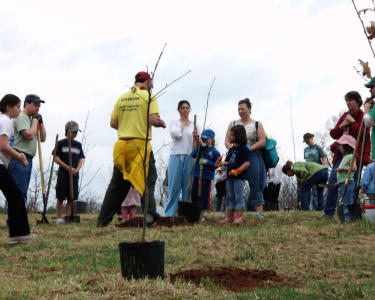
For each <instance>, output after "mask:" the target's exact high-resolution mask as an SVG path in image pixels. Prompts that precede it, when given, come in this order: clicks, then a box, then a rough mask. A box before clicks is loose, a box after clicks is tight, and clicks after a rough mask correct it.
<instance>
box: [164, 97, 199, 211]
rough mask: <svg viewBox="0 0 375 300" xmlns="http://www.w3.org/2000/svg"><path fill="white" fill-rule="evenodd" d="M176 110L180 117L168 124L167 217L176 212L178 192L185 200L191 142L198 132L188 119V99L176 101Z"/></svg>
mask: <svg viewBox="0 0 375 300" xmlns="http://www.w3.org/2000/svg"><path fill="white" fill-rule="evenodd" d="M177 110H178V112H179V113H180V119H178V120H173V121H172V122H171V123H170V124H169V132H170V134H171V138H172V147H171V155H170V157H169V163H168V201H167V203H166V206H165V215H166V216H167V217H169V216H174V215H175V214H176V212H177V206H178V200H179V199H180V193H181V194H182V195H181V201H186V200H187V197H188V182H189V175H190V167H191V159H192V158H191V156H190V153H191V151H192V148H193V142H194V140H195V138H196V137H197V135H198V132H200V129H199V127H197V128H198V129H197V130H194V124H193V122H192V121H190V120H189V113H190V103H189V101H187V100H181V101H180V102H178V106H177Z"/></svg>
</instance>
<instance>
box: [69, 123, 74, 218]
mask: <svg viewBox="0 0 375 300" xmlns="http://www.w3.org/2000/svg"><path fill="white" fill-rule="evenodd" d="M68 148H69V195H70V200H71V201H73V200H74V191H73V172H72V133H71V131H70V130H68ZM72 212H73V204H72Z"/></svg>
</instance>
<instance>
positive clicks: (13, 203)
mask: <svg viewBox="0 0 375 300" xmlns="http://www.w3.org/2000/svg"><path fill="white" fill-rule="evenodd" d="M0 190H1V191H2V192H3V194H4V196H5V198H6V200H7V202H8V225H9V237H15V236H21V235H28V234H30V227H29V221H28V219H27V213H26V207H25V203H23V195H22V193H21V191H20V189H19V188H18V186H17V184H16V183H15V182H14V180H13V178H12V176H11V175H10V174H9V172H8V170H7V169H6V168H5V166H4V165H0Z"/></svg>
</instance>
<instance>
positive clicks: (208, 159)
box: [191, 129, 220, 211]
mask: <svg viewBox="0 0 375 300" xmlns="http://www.w3.org/2000/svg"><path fill="white" fill-rule="evenodd" d="M214 138H215V132H214V131H213V130H211V129H205V130H204V131H203V132H202V135H201V139H202V142H201V144H200V147H199V145H198V146H197V147H195V149H194V150H193V152H191V156H192V157H193V158H197V152H198V148H199V157H198V158H197V159H196V160H195V171H194V180H193V186H192V189H191V201H192V202H200V203H201V205H202V211H204V210H206V209H207V208H208V199H209V196H210V191H211V181H212V180H213V179H214V175H215V162H216V160H217V159H218V158H219V157H220V153H219V151H217V150H216V148H215V147H214V145H215V139H214ZM201 171H202V172H201ZM201 173H202V192H201V196H200V197H198V188H199V177H200V174H201Z"/></svg>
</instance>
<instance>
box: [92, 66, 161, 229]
mask: <svg viewBox="0 0 375 300" xmlns="http://www.w3.org/2000/svg"><path fill="white" fill-rule="evenodd" d="M151 89H152V79H151V76H150V74H149V73H147V72H144V71H142V72H138V73H137V74H136V75H135V82H134V86H133V87H132V88H131V90H130V91H128V92H127V93H125V94H123V95H122V96H120V98H119V99H118V100H117V102H116V104H115V106H114V108H113V110H112V113H111V116H110V117H111V120H110V126H111V127H112V128H113V129H116V130H117V134H118V141H117V142H116V144H115V146H114V150H113V161H114V168H113V173H112V179H111V181H110V183H109V185H108V188H107V191H106V193H105V196H104V200H103V204H102V207H101V209H100V213H99V216H98V220H97V226H98V227H100V226H106V225H108V224H109V223H110V222H111V221H112V218H113V216H114V214H115V213H116V211H119V210H120V207H121V204H122V202H123V201H124V199H125V197H126V195H127V193H128V191H129V190H130V188H131V187H134V189H135V190H136V191H137V192H138V193H139V194H140V195H141V196H142V195H143V193H144V190H145V186H144V176H145V175H144V174H143V155H144V152H145V140H146V136H148V139H149V140H151V134H152V133H151V128H147V119H148V120H149V124H150V126H153V127H162V128H165V127H166V126H165V122H164V121H163V120H162V119H161V118H160V115H159V106H158V101H157V99H156V98H155V97H154V96H153V95H151V102H150V103H148V100H149V98H150V94H149V93H150V91H151ZM145 100H146V101H145ZM148 104H149V105H150V107H149V115H148V116H147V107H148ZM147 131H148V132H147ZM147 148H148V149H149V150H151V144H148V146H147ZM125 162H126V167H125ZM153 163H154V161H153V155H152V153H150V152H148V153H147V154H146V164H147V166H148V167H149V172H150V173H152V172H155V176H156V170H155V168H153V167H152V165H151V164H153ZM150 173H149V174H148V175H147V186H150V184H151V185H152V182H151V178H153V185H154V179H155V176H154V174H150ZM155 181H156V179H155ZM147 215H148V216H147V217H149V220H146V221H147V223H151V222H153V220H154V218H157V217H159V215H158V214H157V213H156V205H155V200H154V199H153V195H151V193H150V194H149V209H148V212H147ZM149 221H150V222H149Z"/></svg>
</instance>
